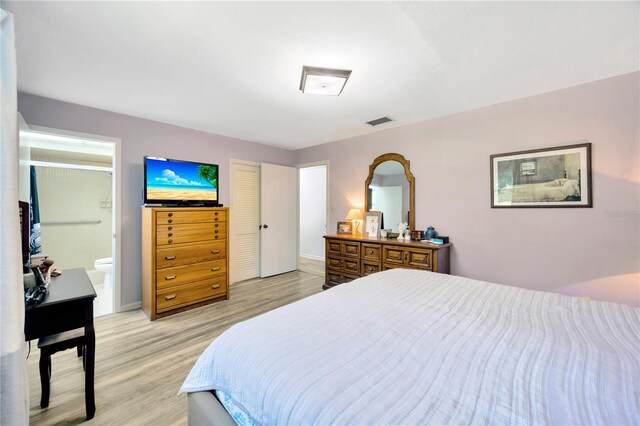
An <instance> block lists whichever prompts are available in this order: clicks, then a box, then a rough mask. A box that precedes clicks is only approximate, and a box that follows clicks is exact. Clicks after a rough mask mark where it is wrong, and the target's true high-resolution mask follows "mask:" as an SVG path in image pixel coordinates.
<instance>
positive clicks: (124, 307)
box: [118, 302, 142, 312]
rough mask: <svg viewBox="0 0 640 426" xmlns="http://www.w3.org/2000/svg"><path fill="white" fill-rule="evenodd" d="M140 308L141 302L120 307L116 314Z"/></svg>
mask: <svg viewBox="0 0 640 426" xmlns="http://www.w3.org/2000/svg"><path fill="white" fill-rule="evenodd" d="M141 307H142V302H135V303H129V304H128V305H122V306H120V310H119V311H118V312H125V311H134V310H136V309H140V308H141Z"/></svg>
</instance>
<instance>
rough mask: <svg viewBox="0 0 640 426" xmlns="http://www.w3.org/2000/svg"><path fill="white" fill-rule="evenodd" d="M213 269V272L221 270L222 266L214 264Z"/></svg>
mask: <svg viewBox="0 0 640 426" xmlns="http://www.w3.org/2000/svg"><path fill="white" fill-rule="evenodd" d="M211 270H212V271H213V272H215V271H219V270H220V267H219V266H214V267H213V268H211Z"/></svg>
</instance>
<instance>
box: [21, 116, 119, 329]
mask: <svg viewBox="0 0 640 426" xmlns="http://www.w3.org/2000/svg"><path fill="white" fill-rule="evenodd" d="M27 127H28V128H26V129H21V131H20V144H21V151H25V150H26V151H28V154H27V155H28V162H26V164H28V165H27V166H26V167H25V168H28V181H29V200H30V204H31V212H30V213H31V218H32V221H31V222H32V224H31V253H32V254H37V253H40V254H44V255H46V256H48V258H49V259H52V260H53V261H54V262H55V263H54V267H55V268H57V269H60V270H62V271H64V270H65V269H74V268H83V269H85V270H86V271H87V274H88V275H89V278H90V279H91V282H92V284H93V285H94V288H95V290H96V294H97V297H96V299H95V301H94V315H95V316H100V315H106V314H110V313H113V312H118V311H119V310H120V308H121V302H120V279H119V277H120V273H119V271H120V268H119V262H118V259H119V244H118V236H119V226H120V215H119V214H118V207H119V202H118V201H119V199H118V197H117V196H118V194H119V191H118V185H119V182H120V179H119V173H118V170H119V168H118V164H119V162H118V158H119V155H120V146H119V139H112V138H107V137H101V136H95V135H84V134H79V133H75V132H68V131H62V130H57V129H48V128H41V127H36V126H27ZM25 148H26V149H25ZM21 160H24V158H22V159H21ZM22 163H23V161H21V164H22ZM25 171H26V170H25ZM21 176H24V173H22V172H21ZM63 273H64V272H63Z"/></svg>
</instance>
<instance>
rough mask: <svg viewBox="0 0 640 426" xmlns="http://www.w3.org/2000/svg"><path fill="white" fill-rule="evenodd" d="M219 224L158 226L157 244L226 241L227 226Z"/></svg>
mask: <svg viewBox="0 0 640 426" xmlns="http://www.w3.org/2000/svg"><path fill="white" fill-rule="evenodd" d="M216 225H220V224H218V223H189V224H183V225H158V227H157V230H156V244H157V245H159V246H161V245H167V244H178V243H194V242H198V241H210V240H218V239H225V238H226V237H227V231H226V226H217V227H216Z"/></svg>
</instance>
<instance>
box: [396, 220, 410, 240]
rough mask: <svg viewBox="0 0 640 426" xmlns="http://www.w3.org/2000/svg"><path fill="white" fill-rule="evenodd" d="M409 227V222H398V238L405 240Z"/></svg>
mask: <svg viewBox="0 0 640 426" xmlns="http://www.w3.org/2000/svg"><path fill="white" fill-rule="evenodd" d="M408 229H409V224H408V223H407V222H400V223H399V224H398V239H399V240H404V239H405V237H404V234H405V231H407V230H408Z"/></svg>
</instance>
